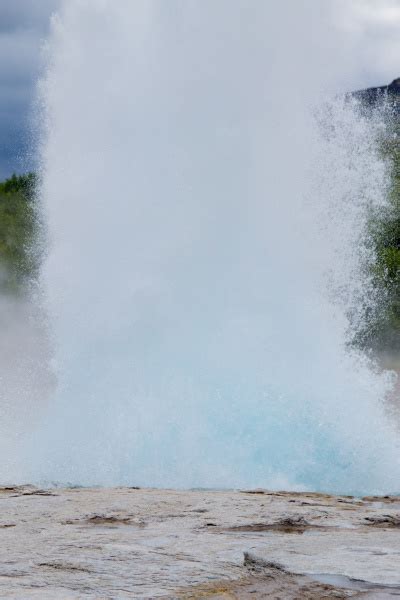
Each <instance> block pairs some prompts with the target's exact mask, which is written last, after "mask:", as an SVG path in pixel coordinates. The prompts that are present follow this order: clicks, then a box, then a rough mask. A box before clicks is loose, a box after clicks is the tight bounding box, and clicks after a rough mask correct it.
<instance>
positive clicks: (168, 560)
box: [0, 486, 400, 600]
mask: <svg viewBox="0 0 400 600" xmlns="http://www.w3.org/2000/svg"><path fill="white" fill-rule="evenodd" d="M0 510H1V518H0V521H1V522H0V539H1V543H0V597H2V598H3V597H4V598H8V597H10V598H24V599H26V598H41V599H45V600H46V599H48V598H49V599H50V598H51V599H52V600H53V599H64V598H68V599H69V598H93V599H94V598H96V599H99V598H100V599H105V598H158V597H164V598H201V597H207V598H214V599H218V598H241V599H245V598H263V597H265V598H269V597H273V598H282V599H284V600H287V599H290V598H309V599H310V600H311V599H315V600H318V599H319V598H348V597H356V598H358V597H359V598H361V597H362V598H393V595H399V596H400V569H399V565H400V498H395V497H391V498H365V499H357V498H351V497H338V496H330V495H326V494H313V493H303V494H301V493H288V492H276V493H273V492H267V491H263V490H253V491H252V490H248V491H246V492H239V491H173V490H151V489H146V490H145V489H143V490H140V489H130V488H116V489H53V490H50V491H47V490H39V489H36V488H33V487H32V486H26V487H24V486H20V487H16V488H13V487H8V488H0Z"/></svg>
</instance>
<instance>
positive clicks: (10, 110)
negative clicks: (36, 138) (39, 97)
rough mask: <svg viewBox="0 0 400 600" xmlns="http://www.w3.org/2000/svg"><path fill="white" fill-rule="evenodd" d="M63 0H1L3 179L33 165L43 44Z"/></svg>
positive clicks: (0, 162)
mask: <svg viewBox="0 0 400 600" xmlns="http://www.w3.org/2000/svg"><path fill="white" fill-rule="evenodd" d="M58 5H59V0H1V1H0V178H3V177H6V176H8V175H10V174H11V173H12V172H13V171H23V170H26V169H29V168H32V167H33V164H34V163H33V161H32V159H31V158H29V154H30V150H31V148H30V135H29V132H30V115H31V108H32V102H33V98H34V93H35V82H36V80H37V77H38V75H39V66H40V47H41V44H42V41H43V39H44V38H45V37H46V34H47V31H48V27H49V22H50V16H51V14H52V13H53V12H54V10H55V9H56V8H57V6H58Z"/></svg>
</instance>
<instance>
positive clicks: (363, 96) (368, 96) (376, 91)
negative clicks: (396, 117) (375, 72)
mask: <svg viewBox="0 0 400 600" xmlns="http://www.w3.org/2000/svg"><path fill="white" fill-rule="evenodd" d="M352 95H353V96H354V97H355V98H358V99H359V100H361V101H362V102H365V103H367V104H376V103H377V102H379V101H380V100H382V99H383V98H387V99H388V100H389V102H393V103H394V105H395V107H396V109H397V110H400V77H398V78H397V79H394V80H393V81H392V83H390V84H389V85H381V86H379V87H371V88H367V89H365V90H357V91H356V92H353V94H352Z"/></svg>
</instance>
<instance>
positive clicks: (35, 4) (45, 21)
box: [0, 0, 400, 179]
mask: <svg viewBox="0 0 400 600" xmlns="http://www.w3.org/2000/svg"><path fill="white" fill-rule="evenodd" d="M60 1H61V0H0V178H1V179H2V178H4V177H7V176H9V175H11V174H12V173H13V172H23V171H26V170H28V169H30V168H33V167H34V160H33V158H32V157H30V158H29V149H30V148H32V143H31V139H32V136H31V133H30V132H31V126H30V123H31V121H32V114H33V103H34V98H35V89H36V87H35V86H36V82H37V80H38V77H39V76H40V70H41V64H42V61H41V48H42V46H43V43H44V40H45V39H46V36H47V33H48V30H49V23H50V17H51V15H52V13H53V12H54V11H55V10H56V9H57V7H58V6H59V4H60ZM115 1H118V0H115ZM233 1H234V0H233ZM266 1H271V2H273V1H276V0H266ZM315 1H316V2H319V1H320V0H315ZM329 1H332V2H334V1H338V5H339V6H340V1H341V0H329ZM300 2H301V0H300ZM350 2H351V6H352V8H353V12H354V18H352V19H349V18H348V10H343V13H342V14H343V15H346V18H345V19H343V22H341V23H340V14H341V12H340V10H339V11H338V22H339V25H340V26H341V27H343V28H345V29H347V30H348V31H349V35H351V36H352V37H353V38H354V40H355V43H357V41H359V42H360V44H359V52H360V57H359V60H360V65H361V68H360V72H359V76H358V78H357V80H356V81H354V88H355V89H359V88H362V87H368V86H374V85H384V84H386V83H390V82H391V81H392V80H393V79H394V78H395V77H399V76H400V0H342V3H343V6H346V8H348V6H349V3H350Z"/></svg>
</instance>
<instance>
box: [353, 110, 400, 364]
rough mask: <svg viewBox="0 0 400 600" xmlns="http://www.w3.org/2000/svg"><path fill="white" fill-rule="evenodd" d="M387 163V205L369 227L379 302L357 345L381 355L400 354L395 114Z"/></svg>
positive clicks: (399, 140)
mask: <svg viewBox="0 0 400 600" xmlns="http://www.w3.org/2000/svg"><path fill="white" fill-rule="evenodd" d="M381 151H382V155H383V156H384V158H385V159H386V160H387V161H388V165H389V172H390V181H389V182H388V202H387V205H386V207H385V208H384V209H382V208H381V209H380V210H379V212H378V213H377V214H374V215H373V216H372V218H371V221H370V224H369V232H368V235H369V238H370V243H371V244H372V251H373V262H372V264H371V265H369V266H368V269H369V273H370V276H371V277H372V283H373V287H374V289H375V294H376V297H377V299H378V302H377V305H376V307H375V310H374V312H373V314H370V315H368V314H367V315H366V317H367V318H366V321H365V323H364V326H363V331H362V332H359V336H358V338H357V340H356V342H358V343H361V345H362V346H364V347H367V348H370V349H373V350H375V351H378V352H385V351H395V352H396V353H398V352H400V119H399V114H398V112H395V113H394V115H393V120H392V123H391V125H390V127H389V131H388V135H386V136H385V137H384V139H383V140H382V142H381Z"/></svg>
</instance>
